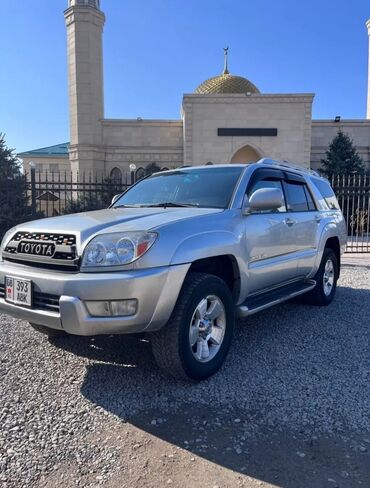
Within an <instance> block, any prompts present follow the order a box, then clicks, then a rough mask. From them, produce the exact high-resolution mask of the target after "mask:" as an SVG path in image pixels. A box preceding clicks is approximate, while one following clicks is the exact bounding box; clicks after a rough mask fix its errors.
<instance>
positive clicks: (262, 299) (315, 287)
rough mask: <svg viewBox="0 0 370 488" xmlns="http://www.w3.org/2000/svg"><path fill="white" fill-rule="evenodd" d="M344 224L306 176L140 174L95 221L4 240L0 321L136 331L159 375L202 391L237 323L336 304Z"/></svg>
mask: <svg viewBox="0 0 370 488" xmlns="http://www.w3.org/2000/svg"><path fill="white" fill-rule="evenodd" d="M346 236H347V232H346V225H345V222H344V219H343V216H342V213H341V211H340V209H339V206H338V202H337V200H336V198H335V195H334V193H333V191H332V189H331V187H330V185H329V183H328V182H327V180H325V179H323V178H321V177H320V176H319V175H318V174H317V173H315V172H313V171H309V170H304V169H302V168H297V167H295V166H291V165H288V164H284V163H279V162H277V161H272V160H268V159H264V160H261V161H259V162H258V163H254V164H250V165H217V166H216V165H215V166H199V167H189V168H188V167H183V168H179V169H176V170H173V171H166V172H161V173H157V174H154V175H152V176H151V177H149V178H146V179H144V180H141V181H139V182H138V183H136V185H134V186H132V187H131V188H130V189H129V190H127V191H126V192H125V193H124V194H122V195H119V196H117V197H115V198H114V201H113V203H112V205H111V207H110V208H109V209H107V210H101V211H95V212H88V213H80V214H75V215H68V216H63V217H54V218H51V219H45V220H38V221H34V222H29V223H26V224H22V225H19V226H17V227H15V228H13V229H11V230H10V231H9V232H8V233H7V234H6V235H5V237H4V239H3V242H2V246H1V258H0V311H2V312H5V313H8V314H10V315H12V316H14V317H18V318H20V319H24V320H27V321H28V322H30V323H31V325H32V326H33V327H34V328H35V329H36V330H38V331H40V332H43V333H46V334H48V335H49V336H55V335H60V334H66V333H68V334H76V335H85V336H87V335H97V334H126V333H141V332H147V333H149V334H150V337H151V342H152V347H153V352H154V356H155V358H156V360H157V362H158V364H159V365H160V366H161V367H163V368H165V369H166V370H167V371H168V372H169V373H170V374H172V375H173V376H175V377H182V378H184V377H185V378H190V379H193V380H202V379H205V378H207V377H208V376H210V375H211V374H213V373H215V372H216V371H217V370H218V368H219V367H220V366H221V365H222V363H223V361H224V359H225V357H226V354H227V352H228V349H229V347H230V344H231V339H232V335H233V329H234V322H235V318H236V317H247V316H249V315H252V314H254V313H256V312H259V311H260V310H263V309H265V308H267V307H270V306H272V305H275V304H278V303H281V302H283V301H284V300H288V299H290V298H293V297H296V296H298V295H303V294H305V299H306V301H308V302H309V303H312V304H315V305H328V304H329V303H330V302H331V301H332V300H333V298H334V294H335V290H336V284H337V279H338V277H339V271H340V257H341V252H342V251H343V250H344V247H345V244H346Z"/></svg>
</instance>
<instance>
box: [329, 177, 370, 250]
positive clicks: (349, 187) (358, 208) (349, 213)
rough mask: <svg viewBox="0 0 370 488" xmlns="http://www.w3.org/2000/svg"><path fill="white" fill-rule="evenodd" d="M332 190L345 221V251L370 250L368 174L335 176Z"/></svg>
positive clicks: (369, 189)
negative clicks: (346, 241)
mask: <svg viewBox="0 0 370 488" xmlns="http://www.w3.org/2000/svg"><path fill="white" fill-rule="evenodd" d="M331 184H332V187H333V190H334V192H335V194H336V197H337V199H338V202H339V205H340V208H341V209H342V212H343V215H344V218H345V220H346V222H347V233H348V243H347V249H346V251H347V252H359V253H364V252H370V176H364V175H346V176H335V177H333V178H332V181H331Z"/></svg>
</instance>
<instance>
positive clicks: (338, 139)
mask: <svg viewBox="0 0 370 488" xmlns="http://www.w3.org/2000/svg"><path fill="white" fill-rule="evenodd" d="M321 166H322V169H321V171H322V173H324V174H325V175H326V176H327V177H328V178H331V177H332V176H333V175H334V176H336V175H348V174H352V173H358V174H363V173H364V171H365V167H364V163H363V161H362V159H361V157H360V156H359V154H358V152H357V151H356V148H355V146H354V145H353V141H352V140H351V139H350V138H349V136H348V135H347V134H344V133H343V132H342V131H341V130H339V131H338V134H337V135H336V136H335V137H334V139H333V140H332V142H331V144H330V146H329V149H328V150H327V151H326V157H325V159H322V160H321Z"/></svg>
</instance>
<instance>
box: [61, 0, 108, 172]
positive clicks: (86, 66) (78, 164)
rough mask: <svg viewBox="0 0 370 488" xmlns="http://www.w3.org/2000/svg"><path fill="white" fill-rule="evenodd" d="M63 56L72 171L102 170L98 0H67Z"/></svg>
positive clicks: (99, 16) (102, 102)
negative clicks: (65, 61)
mask: <svg viewBox="0 0 370 488" xmlns="http://www.w3.org/2000/svg"><path fill="white" fill-rule="evenodd" d="M64 17H65V21H66V26H67V43H68V44H67V58H68V84H69V111H70V138H71V141H70V142H71V146H70V161H71V165H72V170H74V171H94V172H97V171H99V170H101V171H103V169H104V168H103V164H104V163H103V160H102V159H103V156H102V155H101V154H100V153H101V149H100V146H101V144H102V127H101V119H103V117H104V95H103V53H102V48H103V26H104V21H105V16H104V14H103V12H102V11H101V10H100V5H99V0H68V8H67V10H66V11H65V12H64Z"/></svg>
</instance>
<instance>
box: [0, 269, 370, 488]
mask: <svg viewBox="0 0 370 488" xmlns="http://www.w3.org/2000/svg"><path fill="white" fill-rule="evenodd" d="M369 407H370V270H369V268H366V267H347V268H345V269H344V270H343V273H342V278H341V280H340V288H339V289H338V295H337V299H336V300H335V302H334V303H333V304H332V305H330V306H329V307H327V308H316V307H311V306H307V305H302V304H301V303H299V302H298V301H294V302H291V303H287V304H285V305H282V306H279V307H276V308H274V309H271V310H268V311H265V312H263V313H261V314H259V315H256V316H254V317H252V318H250V319H249V320H248V321H247V322H244V323H240V324H238V327H237V331H236V335H235V341H234V346H233V348H232V351H231V353H230V355H229V358H228V360H227V364H225V366H224V368H223V369H222V370H221V371H220V372H219V374H217V375H216V376H214V377H213V378H211V379H209V380H207V381H205V382H203V383H201V384H196V385H192V384H186V383H178V382H175V381H174V380H172V379H171V378H168V377H166V376H165V375H164V374H162V373H161V372H159V371H158V369H157V368H156V366H155V364H154V361H153V358H152V356H151V352H150V345H149V343H148V342H147V340H146V339H145V338H144V337H101V338H95V339H89V338H68V339H63V340H58V341H56V342H54V343H53V344H50V343H49V342H48V341H47V340H46V339H45V338H44V337H42V336H39V335H38V334H37V333H36V332H34V331H32V330H31V329H30V328H29V327H28V326H27V324H26V323H24V322H21V321H18V320H14V319H11V318H9V317H7V316H5V315H2V316H0V486H4V487H5V486H6V487H7V488H8V487H9V488H15V487H17V488H19V487H22V486H24V487H27V488H29V487H31V486H37V487H41V486H47V487H68V488H69V487H71V486H91V487H92V486H101V485H103V486H107V487H114V488H121V487H130V488H132V487H140V488H141V487H162V486H164V487H166V486H174V487H180V486H181V487H187V486H189V487H202V488H206V487H210V488H212V487H217V486H218V487H219V488H221V487H233V488H234V487H237V486H245V487H254V486H279V487H286V488H296V487H299V488H302V487H306V488H307V487H314V488H320V487H331V488H334V487H346V488H348V487H357V486H363V487H368V486H370V454H369V453H370V413H369ZM1 483H2V485H1Z"/></svg>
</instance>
